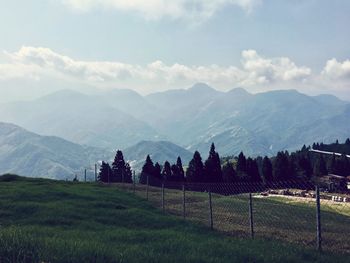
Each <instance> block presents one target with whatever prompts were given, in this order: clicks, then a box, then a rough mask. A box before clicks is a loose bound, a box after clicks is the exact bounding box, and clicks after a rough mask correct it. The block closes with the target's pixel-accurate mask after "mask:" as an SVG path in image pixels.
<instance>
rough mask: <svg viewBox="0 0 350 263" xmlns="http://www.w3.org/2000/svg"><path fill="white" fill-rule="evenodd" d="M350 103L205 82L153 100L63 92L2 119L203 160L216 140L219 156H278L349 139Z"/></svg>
mask: <svg viewBox="0 0 350 263" xmlns="http://www.w3.org/2000/svg"><path fill="white" fill-rule="evenodd" d="M349 105H350V104H349V103H348V102H345V101H342V100H340V99H338V98H336V97H334V96H331V95H319V96H307V95H305V94H302V93H299V92H297V91H295V90H278V91H270V92H264V93H258V94H251V93H248V92H247V91H246V90H244V89H242V88H236V89H232V90H230V91H228V92H221V91H217V90H215V89H213V88H211V87H209V86H208V85H206V84H203V83H199V84H196V85H194V86H193V87H191V88H189V89H177V90H167V91H164V92H157V93H153V94H150V95H147V96H141V95H139V94H138V93H136V92H134V91H131V90H112V91H105V92H103V91H101V92H96V93H95V94H93V95H83V94H80V93H76V92H71V91H61V92H56V93H54V94H51V95H49V96H45V97H43V98H41V99H37V100H34V101H30V102H19V103H11V104H4V105H1V106H0V121H8V122H13V123H16V124H19V125H21V126H23V127H25V128H27V129H29V130H31V131H34V132H37V133H40V134H44V135H56V136H60V137H63V138H65V139H68V140H71V141H74V142H76V143H80V144H88V145H93V146H101V147H107V148H110V149H115V148H122V149H123V148H127V147H130V146H131V145H134V144H135V143H137V142H139V141H141V140H150V141H155V140H167V141H172V142H173V143H176V144H178V145H180V146H181V147H184V148H186V149H188V150H190V151H192V152H193V151H194V150H196V149H199V150H200V152H201V153H202V154H206V153H207V150H208V147H209V145H210V143H211V142H214V143H215V144H216V147H217V150H218V151H219V152H220V154H221V155H230V154H237V153H239V152H240V151H241V150H243V151H245V153H247V154H248V155H258V154H260V155H264V154H269V155H272V154H275V153H276V152H277V151H279V150H286V149H288V150H294V149H296V148H299V147H301V146H302V145H303V144H310V143H313V142H314V141H324V142H331V141H335V140H336V139H339V140H343V139H346V138H347V137H348V134H350V129H349V124H348V121H347V119H349V118H350V113H349V110H348V109H349Z"/></svg>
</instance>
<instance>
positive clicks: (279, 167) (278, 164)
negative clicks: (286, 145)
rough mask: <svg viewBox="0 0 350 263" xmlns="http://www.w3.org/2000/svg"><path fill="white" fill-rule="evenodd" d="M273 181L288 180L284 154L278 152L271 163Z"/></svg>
mask: <svg viewBox="0 0 350 263" xmlns="http://www.w3.org/2000/svg"><path fill="white" fill-rule="evenodd" d="M273 171H274V180H277V181H283V180H288V179H290V178H289V161H288V156H287V154H286V153H284V152H278V153H277V156H276V158H275V160H274V163H273Z"/></svg>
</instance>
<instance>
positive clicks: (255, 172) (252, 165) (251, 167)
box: [247, 157, 261, 182]
mask: <svg viewBox="0 0 350 263" xmlns="http://www.w3.org/2000/svg"><path fill="white" fill-rule="evenodd" d="M247 175H248V180H249V181H250V182H260V181H261V177H260V174H259V168H258V164H257V162H256V161H255V160H253V159H252V158H250V157H248V159H247Z"/></svg>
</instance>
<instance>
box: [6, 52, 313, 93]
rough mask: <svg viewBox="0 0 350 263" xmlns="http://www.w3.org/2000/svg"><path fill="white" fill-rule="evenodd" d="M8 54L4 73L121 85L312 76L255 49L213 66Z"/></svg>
mask: <svg viewBox="0 0 350 263" xmlns="http://www.w3.org/2000/svg"><path fill="white" fill-rule="evenodd" d="M6 55H7V56H8V58H9V59H10V61H11V62H12V64H6V67H11V68H12V70H10V72H14V73H13V74H12V75H11V74H10V75H9V76H8V77H13V78H15V77H18V76H20V75H21V76H22V75H25V74H28V75H37V76H40V75H45V74H56V75H59V76H58V78H60V77H63V78H71V79H74V80H76V81H80V82H86V83H93V84H94V85H97V86H99V85H100V86H101V85H104V86H106V85H107V86H108V85H110V86H118V85H119V86H124V87H140V88H144V87H153V89H157V87H158V89H159V88H171V87H181V86H182V87H183V86H188V85H192V84H193V83H195V82H206V83H208V84H211V85H213V86H215V87H219V88H220V87H226V88H232V87H236V86H241V87H252V86H259V85H272V84H273V85H277V84H280V83H283V84H284V85H285V84H286V83H293V84H294V83H296V82H301V80H304V79H306V78H308V77H309V76H310V75H311V70H310V69H309V68H307V67H304V66H302V67H298V66H296V65H295V63H294V62H292V61H291V60H290V59H289V58H283V57H282V58H272V59H270V58H265V57H262V56H260V55H259V54H258V53H257V52H256V51H255V50H245V51H243V52H242V61H241V62H242V68H239V67H236V66H227V67H222V66H218V65H215V64H213V65H209V66H187V65H182V64H178V63H175V64H173V65H167V64H165V63H164V62H162V61H155V62H153V63H150V64H148V65H145V66H140V65H132V64H126V63H120V62H110V61H80V60H74V59H72V58H70V57H67V56H64V55H61V54H59V53H56V52H54V51H52V50H51V49H48V48H40V47H39V48H36V47H22V48H21V49H20V50H19V51H17V52H13V53H8V52H7V53H6ZM0 65H1V64H0ZM2 66H3V67H4V65H2ZM0 76H1V66H0Z"/></svg>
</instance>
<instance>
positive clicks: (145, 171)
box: [140, 155, 154, 184]
mask: <svg viewBox="0 0 350 263" xmlns="http://www.w3.org/2000/svg"><path fill="white" fill-rule="evenodd" d="M153 173H154V165H153V162H152V159H151V157H150V156H149V155H147V157H146V161H145V164H144V165H143V167H142V171H141V175H140V183H141V184H146V183H147V177H148V178H149V180H150V177H151V176H152V175H153Z"/></svg>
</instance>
